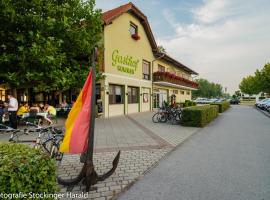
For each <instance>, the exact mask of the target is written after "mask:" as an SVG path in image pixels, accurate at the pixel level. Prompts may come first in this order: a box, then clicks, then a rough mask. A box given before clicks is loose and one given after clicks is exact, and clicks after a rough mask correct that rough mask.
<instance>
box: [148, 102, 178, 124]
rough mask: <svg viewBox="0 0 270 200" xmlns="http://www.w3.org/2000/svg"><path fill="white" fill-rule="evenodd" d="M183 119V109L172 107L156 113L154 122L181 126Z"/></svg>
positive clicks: (153, 118) (161, 109)
mask: <svg viewBox="0 0 270 200" xmlns="http://www.w3.org/2000/svg"><path fill="white" fill-rule="evenodd" d="M181 118H182V109H181V108H171V107H169V106H168V107H163V108H160V109H159V110H158V112H156V113H155V114H154V115H153V117H152V121H153V122H154V123H158V122H160V123H165V122H170V123H171V124H179V123H180V121H181Z"/></svg>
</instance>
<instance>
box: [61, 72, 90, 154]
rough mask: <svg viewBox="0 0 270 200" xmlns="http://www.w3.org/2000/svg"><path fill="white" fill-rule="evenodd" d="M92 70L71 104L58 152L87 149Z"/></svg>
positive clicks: (77, 151) (79, 151)
mask: <svg viewBox="0 0 270 200" xmlns="http://www.w3.org/2000/svg"><path fill="white" fill-rule="evenodd" d="M92 78H93V77H92V70H90V73H89V75H88V77H87V80H86V82H85V83H84V86H83V89H82V91H81V92H80V94H79V96H78V98H77V99H76V102H75V103H74V104H73V106H72V108H71V110H70V112H69V114H68V118H67V120H66V123H65V137H64V140H63V143H62V144H61V146H60V152H65V153H74V154H76V153H83V152H85V151H86V150H87V144H88V132H89V128H90V115H91V114H94V113H91V101H92Z"/></svg>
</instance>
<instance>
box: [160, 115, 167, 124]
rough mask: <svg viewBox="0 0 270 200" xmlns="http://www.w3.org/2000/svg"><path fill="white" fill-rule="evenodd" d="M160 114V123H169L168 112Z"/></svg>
mask: <svg viewBox="0 0 270 200" xmlns="http://www.w3.org/2000/svg"><path fill="white" fill-rule="evenodd" d="M159 114H160V117H159V122H162V123H165V122H167V121H168V113H167V112H161V113H159Z"/></svg>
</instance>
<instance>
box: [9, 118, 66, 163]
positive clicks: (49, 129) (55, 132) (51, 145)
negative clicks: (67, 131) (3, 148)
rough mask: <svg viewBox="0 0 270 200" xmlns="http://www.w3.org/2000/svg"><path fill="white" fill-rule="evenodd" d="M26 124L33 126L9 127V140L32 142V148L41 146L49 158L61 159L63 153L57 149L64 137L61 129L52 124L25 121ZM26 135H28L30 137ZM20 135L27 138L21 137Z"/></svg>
mask: <svg viewBox="0 0 270 200" xmlns="http://www.w3.org/2000/svg"><path fill="white" fill-rule="evenodd" d="M26 125H27V126H33V127H34V128H25V129H9V131H8V132H11V136H10V138H9V141H10V142H16V143H28V144H33V145H34V146H33V147H34V148H36V149H39V148H41V149H42V150H44V152H46V153H47V154H49V155H50V157H51V158H55V159H56V160H59V161H61V160H62V158H63V153H61V152H60V151H59V149H60V144H61V143H62V141H63V138H64V134H63V132H62V130H60V129H57V128H55V127H53V126H46V127H41V126H38V125H36V124H33V123H29V122H27V123H26ZM28 136H30V138H29V137H28ZM22 137H28V138H27V139H22ZM33 138H34V139H33Z"/></svg>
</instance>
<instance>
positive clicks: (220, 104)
mask: <svg viewBox="0 0 270 200" xmlns="http://www.w3.org/2000/svg"><path fill="white" fill-rule="evenodd" d="M211 105H217V106H218V112H219V113H223V112H224V111H226V110H227V109H228V108H229V107H230V103H229V102H227V101H223V102H217V103H211Z"/></svg>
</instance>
